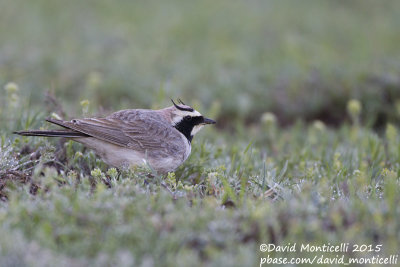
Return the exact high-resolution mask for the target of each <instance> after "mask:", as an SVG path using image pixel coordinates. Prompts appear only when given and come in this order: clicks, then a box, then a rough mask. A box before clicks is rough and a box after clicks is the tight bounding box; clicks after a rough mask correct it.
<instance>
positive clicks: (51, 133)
mask: <svg viewBox="0 0 400 267" xmlns="http://www.w3.org/2000/svg"><path fill="white" fill-rule="evenodd" d="M14 134H19V135H23V136H45V137H67V138H74V137H88V136H89V135H87V134H84V133H80V132H76V131H73V130H28V131H17V132H14Z"/></svg>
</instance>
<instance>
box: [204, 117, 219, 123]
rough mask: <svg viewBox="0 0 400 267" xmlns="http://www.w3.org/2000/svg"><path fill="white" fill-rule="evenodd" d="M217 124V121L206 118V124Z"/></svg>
mask: <svg viewBox="0 0 400 267" xmlns="http://www.w3.org/2000/svg"><path fill="white" fill-rule="evenodd" d="M216 123H217V122H216V121H215V120H212V119H209V118H204V124H216Z"/></svg>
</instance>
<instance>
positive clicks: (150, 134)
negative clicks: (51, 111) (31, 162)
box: [47, 110, 184, 156]
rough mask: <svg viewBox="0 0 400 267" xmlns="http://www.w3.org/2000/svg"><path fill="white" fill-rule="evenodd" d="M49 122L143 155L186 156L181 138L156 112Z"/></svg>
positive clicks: (120, 112) (136, 111)
mask: <svg viewBox="0 0 400 267" xmlns="http://www.w3.org/2000/svg"><path fill="white" fill-rule="evenodd" d="M47 121H49V122H51V123H54V124H57V125H60V126H62V127H65V128H68V129H72V130H75V131H78V132H81V133H84V134H87V135H89V136H91V137H94V138H98V139H100V140H102V141H106V142H109V143H112V144H115V145H118V146H122V147H127V148H131V149H134V150H136V151H141V152H143V153H148V154H153V153H159V154H160V156H162V155H163V154H165V153H168V154H169V155H170V154H171V153H173V154H175V153H177V155H179V154H182V153H184V147H183V146H181V145H180V144H181V142H182V135H181V134H180V133H179V131H178V130H176V129H175V128H174V127H172V126H171V125H170V124H169V123H168V122H167V121H166V120H165V119H164V118H163V117H162V116H161V115H160V114H158V113H155V112H154V111H150V112H148V111H145V110H123V111H119V112H116V113H113V114H111V115H110V116H108V117H105V118H86V119H74V120H71V121H62V120H56V119H48V120H47ZM165 155H166V154H165Z"/></svg>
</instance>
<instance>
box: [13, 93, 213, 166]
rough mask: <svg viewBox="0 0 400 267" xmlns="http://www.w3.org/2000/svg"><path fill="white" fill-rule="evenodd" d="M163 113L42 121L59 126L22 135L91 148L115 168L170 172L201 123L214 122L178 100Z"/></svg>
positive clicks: (144, 111) (184, 154)
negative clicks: (143, 167)
mask: <svg viewBox="0 0 400 267" xmlns="http://www.w3.org/2000/svg"><path fill="white" fill-rule="evenodd" d="M171 101H172V103H173V105H172V106H170V107H167V108H164V109H159V110H152V109H125V110H120V111H117V112H114V113H112V114H110V115H108V116H106V117H92V118H82V119H72V120H69V121H67V120H59V119H55V118H47V119H46V121H47V122H50V123H53V124H55V125H58V126H61V127H63V129H62V128H60V129H57V130H26V131H16V132H14V134H18V135H22V136H43V137H64V138H68V139H72V140H73V141H76V142H78V143H81V144H83V145H84V146H86V147H88V148H90V149H92V150H94V152H95V153H96V154H97V155H98V156H100V157H101V158H102V159H103V161H104V162H105V163H106V164H108V165H110V166H112V167H116V168H118V169H121V168H130V167H134V166H139V165H149V166H150V168H151V169H153V170H155V171H156V172H158V173H168V172H172V171H175V170H176V169H177V168H178V167H179V166H180V165H182V164H183V163H184V162H185V161H186V159H187V158H188V157H189V155H190V152H191V148H192V140H193V137H194V135H196V133H198V132H199V131H200V130H201V129H202V128H203V127H204V126H205V125H208V124H215V123H216V121H214V120H212V119H209V118H206V117H204V116H203V115H201V114H200V112H198V111H197V110H195V109H194V108H192V107H191V106H188V105H186V104H184V103H183V101H182V100H180V99H179V100H178V104H176V103H175V102H174V100H172V99H171Z"/></svg>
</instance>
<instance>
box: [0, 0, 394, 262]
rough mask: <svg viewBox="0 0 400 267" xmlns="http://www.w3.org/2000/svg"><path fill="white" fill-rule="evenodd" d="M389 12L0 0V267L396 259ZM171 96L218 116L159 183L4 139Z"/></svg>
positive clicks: (355, 6)
mask: <svg viewBox="0 0 400 267" xmlns="http://www.w3.org/2000/svg"><path fill="white" fill-rule="evenodd" d="M399 10H400V8H399V4H398V2H397V1H386V2H385V4H382V3H379V4H378V3H375V2H374V1H353V2H351V3H347V2H321V1H303V2H302V3H301V4H300V3H293V2H292V1H279V2H272V1H271V2H270V1H265V2H257V1H249V2H246V3H241V2H232V1H229V3H228V2H219V3H215V2H211V1H201V2H198V3H191V4H189V3H186V2H183V1H178V0H176V1H172V2H171V3H168V4H167V3H164V2H162V1H146V2H141V3H134V2H131V1H119V2H118V4H115V3H114V2H113V3H111V2H108V1H96V2H87V3H81V1H69V2H68V3H63V2H58V1H47V0H40V1H35V3H33V2H30V1H22V0H17V1H9V2H1V3H0V35H1V36H2V38H1V40H0V84H1V85H2V86H4V89H5V90H1V94H0V95H1V96H0V109H1V111H0V199H1V201H0V236H1V238H0V266H53V265H55V264H57V265H60V266H111V265H112V266H114V265H117V266H132V265H136V266H155V265H157V266H158V265H163V266H176V265H178V266H188V265H191V266H192V265H194V266H254V265H260V260H261V258H263V257H267V256H268V255H270V256H271V257H275V258H276V257H283V256H284V257H289V258H291V257H313V256H314V255H318V256H321V253H312V252H300V251H299V250H297V251H296V252H278V251H275V252H270V253H263V252H260V245H261V244H263V243H265V244H276V245H287V244H289V243H290V244H293V243H296V244H297V245H298V246H300V244H305V245H306V244H311V245H323V244H328V243H330V244H340V243H349V244H350V245H353V244H358V245H362V244H365V245H372V246H376V245H380V244H381V245H382V251H381V252H379V253H366V252H360V253H358V252H348V253H345V254H344V255H345V257H346V258H349V257H367V258H370V257H371V256H372V255H374V254H375V255H380V257H384V256H385V255H391V254H396V253H398V251H399V244H398V240H399V238H400V236H399V233H400V223H399V222H400V210H399V208H398V203H399V201H400V194H399V189H400V187H399V174H400V166H399V162H400V140H399V137H398V131H399V129H398V122H399V114H400V113H399V110H400V108H399V103H400V100H399V99H400V93H399V92H400V91H399V88H400V82H399V79H398V73H399V64H398V61H399V59H400V54H399V51H398V47H397V45H396V44H398V42H399V36H400V35H399V34H398V29H399V26H400V25H399V23H400V20H399V19H398V18H400V14H398V13H399ZM10 82H15V83H16V84H13V83H10ZM170 97H181V98H182V99H183V100H184V101H185V102H188V104H191V105H193V106H194V107H195V108H197V109H198V110H199V111H200V112H202V113H203V114H205V115H207V116H208V117H210V118H216V119H217V121H218V124H217V127H207V128H206V129H204V130H202V132H201V133H200V134H199V135H198V136H196V137H195V138H194V141H193V148H192V154H191V156H190V157H189V159H188V160H187V161H186V162H185V163H184V164H183V165H182V166H181V167H179V169H177V170H176V171H175V172H174V173H169V174H168V175H166V176H164V177H160V176H158V175H156V174H154V173H152V172H151V170H148V169H146V168H138V169H135V170H130V171H124V172H122V173H121V174H120V175H118V172H117V170H116V169H113V168H109V167H108V166H107V165H106V164H104V163H103V162H102V161H101V160H99V159H98V158H97V157H96V156H95V154H94V153H93V152H92V151H90V150H87V149H85V148H84V147H83V146H81V145H80V144H77V143H73V142H70V141H68V140H58V139H45V138H28V137H18V136H15V135H12V134H11V133H12V132H13V131H15V130H21V129H30V128H40V127H43V128H47V127H49V125H48V124H47V123H44V122H43V121H44V118H46V117H47V116H61V117H64V118H71V117H75V116H77V117H83V116H91V115H99V114H100V115H101V114H107V113H108V112H109V111H110V110H118V109H122V108H139V107H140V108H158V107H164V106H166V105H169V100H168V99H169V98H170ZM323 255H325V256H327V257H328V256H330V257H333V258H334V257H335V256H336V254H333V253H325V254H323ZM340 255H342V254H340ZM325 265H327V264H325ZM304 266H306V265H305V264H304Z"/></svg>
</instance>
